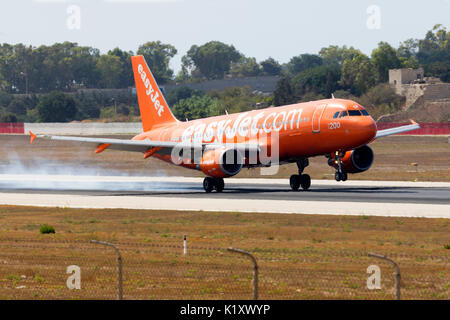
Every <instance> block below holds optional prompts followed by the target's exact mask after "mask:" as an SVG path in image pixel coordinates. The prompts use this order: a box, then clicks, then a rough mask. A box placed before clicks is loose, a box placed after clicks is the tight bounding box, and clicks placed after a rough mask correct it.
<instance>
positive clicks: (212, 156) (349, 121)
mask: <svg viewBox="0 0 450 320" xmlns="http://www.w3.org/2000/svg"><path fill="white" fill-rule="evenodd" d="M131 59H132V65H133V72H134V78H135V82H136V91H137V96H138V102H139V109H140V113H141V119H142V126H143V132H142V133H141V134H138V135H137V136H135V137H134V138H133V139H131V140H121V139H107V138H85V137H67V136H44V135H38V137H39V138H50V139H53V140H63V141H78V142H86V143H92V144H96V145H97V148H96V150H95V152H96V153H100V152H102V151H104V150H106V149H117V150H125V151H134V152H141V153H143V154H144V158H149V157H155V158H158V159H160V160H163V161H167V162H170V163H172V164H175V165H179V166H183V167H186V168H189V169H195V170H200V171H202V172H203V173H204V174H205V175H206V176H207V177H206V178H205V179H204V181H203V187H204V189H205V191H206V192H211V191H213V190H216V191H217V192H222V191H223V189H224V178H228V177H232V176H234V175H236V174H238V173H239V172H240V171H241V169H242V168H244V167H246V168H250V167H270V166H273V165H275V164H285V163H293V162H295V163H297V166H298V174H294V175H292V176H291V178H290V186H291V188H292V190H299V189H300V188H301V189H303V190H308V189H309V187H310V185H311V178H310V176H309V175H308V174H304V173H303V172H304V170H305V168H306V167H307V166H308V163H309V161H308V158H310V157H315V156H319V155H325V156H326V157H327V158H328V164H329V165H330V166H333V167H334V168H336V174H335V178H336V180H337V181H346V180H347V174H348V173H358V172H363V171H366V170H368V169H369V168H370V166H371V165H372V162H373V158H374V155H373V152H372V149H371V148H370V147H369V146H368V144H369V143H370V142H372V141H373V140H375V139H377V138H380V137H384V136H388V135H392V134H396V133H400V132H406V131H410V130H415V129H418V128H419V125H418V124H417V123H415V122H414V121H411V122H412V124H411V125H407V126H402V127H397V128H393V129H387V130H380V131H377V126H376V124H375V121H374V120H373V119H372V117H371V116H370V115H369V114H368V113H367V111H366V110H365V109H364V107H362V106H361V105H359V104H358V103H356V102H354V101H351V100H342V99H334V98H333V99H327V100H319V101H312V102H307V103H298V104H292V105H287V106H282V107H269V108H267V109H261V110H253V111H248V112H242V113H236V114H230V115H228V114H227V115H222V116H217V117H210V118H205V119H198V120H192V121H185V122H181V121H178V120H177V119H176V118H175V117H174V115H173V114H172V112H171V111H170V109H169V106H168V105H167V102H166V101H165V99H164V96H163V94H162V92H161V90H160V89H159V87H158V85H157V83H156V81H155V79H154V77H153V75H152V73H151V71H150V69H149V67H148V66H147V63H146V62H145V59H144V57H143V56H134V57H132V58H131ZM30 135H31V142H33V141H34V139H35V138H36V135H34V134H33V133H32V132H30Z"/></svg>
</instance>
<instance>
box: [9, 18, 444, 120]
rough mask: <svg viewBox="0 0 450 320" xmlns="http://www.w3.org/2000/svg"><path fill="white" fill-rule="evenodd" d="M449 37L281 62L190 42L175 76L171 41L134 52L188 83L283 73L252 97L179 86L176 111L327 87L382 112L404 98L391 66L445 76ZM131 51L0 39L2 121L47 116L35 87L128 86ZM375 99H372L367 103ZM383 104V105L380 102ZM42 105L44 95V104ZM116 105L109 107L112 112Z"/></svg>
mask: <svg viewBox="0 0 450 320" xmlns="http://www.w3.org/2000/svg"><path fill="white" fill-rule="evenodd" d="M449 41H450V32H447V30H446V28H445V27H443V26H442V25H436V26H435V27H434V28H433V29H432V30H430V31H428V32H427V33H426V35H425V37H424V38H423V39H408V40H406V41H404V42H402V43H400V45H399V47H398V48H394V47H392V46H391V45H390V44H388V43H387V42H380V43H379V44H378V47H377V48H375V49H374V50H373V51H372V53H371V55H370V56H368V55H366V54H364V53H363V52H361V51H360V50H358V49H356V48H353V47H347V46H342V47H339V46H329V47H326V48H322V49H321V50H320V51H319V52H318V53H317V54H300V55H298V56H294V57H292V58H291V59H290V61H289V62H287V63H284V64H281V63H279V62H278V61H276V60H275V59H273V58H271V57H269V58H268V59H266V60H264V61H261V62H258V61H257V60H256V59H255V58H253V57H247V56H245V55H244V54H242V53H241V52H239V51H238V50H237V49H236V48H235V47H234V46H233V45H228V44H225V43H222V42H219V41H210V42H207V43H205V44H203V45H200V46H197V45H193V46H192V47H191V48H190V49H189V50H188V51H187V53H186V54H185V55H184V56H183V57H182V67H181V70H180V72H178V74H176V75H175V74H174V71H173V70H172V69H171V68H170V67H169V62H170V60H171V59H172V58H173V57H174V56H175V55H176V54H177V53H178V52H177V49H176V48H175V47H174V46H172V45H171V44H165V43H162V42H161V41H153V42H147V43H145V44H143V45H141V46H139V48H138V50H137V51H136V54H142V55H144V57H145V58H146V60H147V63H148V64H149V66H150V68H151V70H152V72H153V74H154V76H155V78H156V79H157V81H158V83H159V84H166V83H173V82H177V83H186V84H187V83H192V82H198V81H203V80H211V79H222V78H225V77H247V76H261V75H278V76H280V78H281V79H280V81H279V82H278V84H277V88H276V90H275V92H274V94H273V95H272V96H271V97H256V96H255V94H253V93H251V92H249V91H248V90H246V89H245V90H244V89H243V88H241V89H239V90H238V89H236V90H234V91H233V90H227V91H225V92H223V93H218V92H213V93H208V94H204V93H200V92H196V91H194V90H186V89H181V90H178V91H177V92H175V93H174V94H172V96H174V97H175V98H176V99H175V100H173V99H168V100H171V102H172V106H173V107H174V109H175V110H176V111H175V113H176V114H177V115H179V116H180V117H181V118H184V117H187V118H190V119H192V118H196V117H200V116H208V115H216V114H220V113H221V112H224V111H225V110H227V111H229V112H235V111H236V112H238V111H244V110H246V109H248V108H253V107H255V105H257V104H261V103H263V104H274V105H283V104H288V103H295V102H299V101H308V100H313V99H319V98H329V97H330V96H331V94H332V93H334V94H335V96H336V97H342V98H355V99H357V98H358V99H362V100H367V101H368V102H369V104H372V105H373V107H374V108H375V107H377V108H378V109H379V111H380V112H381V113H383V112H386V111H389V110H391V111H392V110H393V109H395V108H398V107H399V106H400V105H401V103H402V101H401V99H400V98H399V97H398V96H396V95H395V94H393V91H392V90H389V88H388V87H387V86H386V85H385V83H386V82H387V81H388V70H389V69H394V68H417V67H423V68H424V70H425V76H434V77H439V78H440V79H441V80H442V81H445V82H450V44H449ZM134 54H135V53H134V52H132V51H124V50H121V49H120V48H115V49H113V50H110V51H108V52H107V53H106V54H101V53H100V51H99V50H98V49H96V48H92V47H83V46H79V45H78V44H76V43H71V42H64V43H56V44H54V45H52V46H40V47H32V46H25V45H23V44H16V45H10V44H1V45H0V116H1V117H3V120H5V117H9V119H10V120H11V119H13V117H14V116H15V117H16V119H19V120H27V121H43V120H44V119H47V118H46V116H44V113H39V112H38V110H40V109H39V108H37V106H39V104H40V103H41V102H42V101H41V100H42V99H43V98H42V97H41V96H39V97H37V96H35V95H33V94H34V93H37V94H44V93H50V92H51V93H52V94H51V96H52V97H53V98H54V99H56V100H58V101H59V103H61V101H63V100H64V99H62V98H61V97H62V96H61V95H59V98H56V97H57V96H58V95H57V94H56V93H55V92H54V91H57V92H76V91H77V89H83V88H128V87H132V86H134V77H133V73H132V68H131V59H130V57H131V56H132V55H134ZM183 90H184V91H183ZM17 93H21V94H28V95H26V96H25V98H24V97H20V98H16V96H13V95H12V94H17ZM236 97H237V98H239V99H241V100H242V101H245V102H248V103H250V102H251V103H252V104H251V105H248V106H244V105H242V104H240V103H237V101H234V103H235V104H234V105H229V102H230V101H233V99H237V98H236ZM375 97H377V98H376V99H375ZM68 99H69V100H70V99H73V103H72V101H71V100H70V101H69V100H67V99H66V100H64V101H66V102H65V103H66V104H69V105H74V109H75V112H73V113H68V114H70V115H71V116H70V117H69V116H68V117H66V118H64V119H63V120H58V121H70V120H73V119H83V118H92V119H95V118H99V117H102V116H106V117H108V116H117V114H118V113H119V114H120V115H126V116H130V115H136V116H137V108H136V98H135V97H133V96H127V97H118V98H117V99H112V100H111V98H110V97H102V96H101V94H100V95H99V94H97V95H94V96H89V95H86V96H80V95H79V94H75V95H73V94H72V95H71V97H70V98H68ZM374 99H375V100H374ZM386 99H387V100H386ZM182 100H184V101H182ZM373 100H374V101H375V102H373V103H372V101H373ZM380 101H381V102H380ZM118 103H119V106H118V105H117V104H118ZM380 103H381V105H383V107H382V108H379V106H380ZM47 104H48V101H47V103H45V104H44V105H47ZM42 105H43V103H41V108H42ZM113 105H114V113H113V112H112V111H111V110H112V109H111V108H112V106H113ZM236 106H239V107H236ZM35 108H37V109H35ZM118 108H119V112H118V110H117V109H118ZM48 114H50V115H52V114H55V113H52V112H50V113H48ZM58 119H59V118H58ZM0 121H1V119H0Z"/></svg>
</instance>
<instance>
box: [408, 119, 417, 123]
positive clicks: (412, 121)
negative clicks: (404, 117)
mask: <svg viewBox="0 0 450 320" xmlns="http://www.w3.org/2000/svg"><path fill="white" fill-rule="evenodd" d="M409 122H411V124H417V122H415V121H414V120H413V119H409Z"/></svg>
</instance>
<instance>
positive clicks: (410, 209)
mask: <svg viewBox="0 0 450 320" xmlns="http://www.w3.org/2000/svg"><path fill="white" fill-rule="evenodd" d="M0 204H2V205H18V206H38V207H64V208H83V209H86V208H92V209H147V210H177V211H215V212H264V213H286V214H328V215H371V216H390V217H424V218H450V205H438V204H411V203H389V204H384V203H371V202H332V201H317V202H316V201H292V200H286V201H285V200H253V199H226V207H225V208H224V203H223V202H221V203H220V202H219V201H217V199H192V198H186V197H178V198H177V201H173V198H170V197H163V196H161V197H137V196H121V197H114V196H95V197H93V196H84V195H60V194H27V195H26V196H25V197H24V194H23V193H0Z"/></svg>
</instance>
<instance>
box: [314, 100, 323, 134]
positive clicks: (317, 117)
mask: <svg viewBox="0 0 450 320" xmlns="http://www.w3.org/2000/svg"><path fill="white" fill-rule="evenodd" d="M325 108H326V105H320V106H318V107H317V108H316V110H314V114H313V117H312V121H311V124H312V132H313V133H319V132H320V121H321V120H322V116H323V113H324V112H325Z"/></svg>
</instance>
